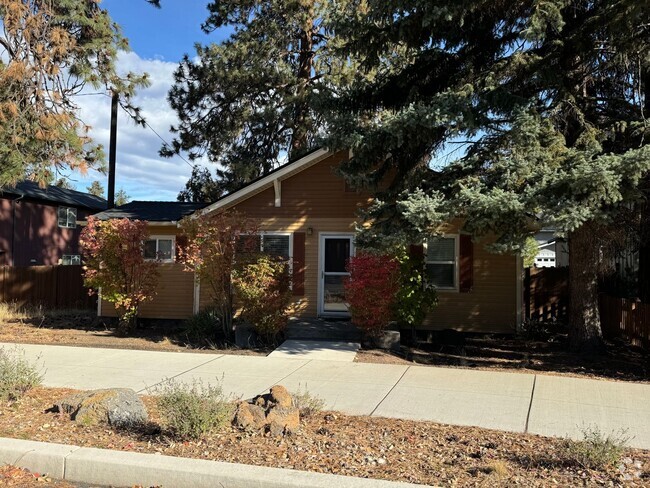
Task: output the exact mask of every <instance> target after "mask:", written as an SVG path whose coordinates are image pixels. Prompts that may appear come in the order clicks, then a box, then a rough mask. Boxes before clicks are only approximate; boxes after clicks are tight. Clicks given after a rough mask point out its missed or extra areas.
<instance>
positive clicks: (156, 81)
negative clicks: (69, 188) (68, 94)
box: [71, 52, 213, 200]
mask: <svg viewBox="0 0 650 488" xmlns="http://www.w3.org/2000/svg"><path fill="white" fill-rule="evenodd" d="M117 65H118V68H119V71H120V72H127V71H133V72H136V73H142V72H146V73H149V76H150V80H151V86H150V87H149V88H144V89H141V90H140V91H139V92H138V94H137V95H136V97H135V98H134V100H133V103H134V105H136V106H138V107H140V108H141V109H142V115H143V116H144V117H145V119H146V120H147V122H148V123H149V125H150V126H151V127H152V128H153V129H154V130H155V131H156V132H158V134H160V136H161V137H162V138H163V139H165V140H166V141H167V142H171V140H172V139H173V135H172V134H171V133H170V132H169V128H170V126H171V125H175V124H176V122H177V118H176V113H175V112H174V111H173V110H172V109H171V107H170V106H169V104H168V102H167V92H168V91H169V89H170V87H171V85H172V83H173V73H174V70H175V69H176V67H177V66H178V64H177V63H172V62H166V61H162V60H160V59H142V58H140V57H139V56H138V55H137V54H136V53H133V52H131V53H121V54H120V56H119V58H118V62H117ZM87 92H88V93H96V90H93V89H92V88H89V89H88V90H87ZM76 101H77V103H78V104H79V106H80V108H81V112H80V117H81V119H82V120H83V121H84V122H85V123H86V124H88V125H90V126H91V132H90V135H91V137H92V138H93V139H94V140H95V142H97V143H99V144H102V145H103V146H104V150H105V152H106V155H107V156H108V142H109V134H110V115H111V107H110V105H111V101H110V98H109V97H108V96H102V95H96V96H93V95H89V96H81V97H79V98H77V100H76ZM118 113H119V115H118V130H117V163H116V168H117V170H116V185H115V186H116V190H117V189H119V188H124V190H125V191H126V192H127V194H128V195H129V196H130V197H131V198H132V199H133V200H176V196H177V194H178V192H179V191H180V190H181V189H182V188H184V186H185V182H186V181H187V179H188V178H189V176H190V173H191V172H192V168H191V167H190V166H189V165H188V164H187V163H186V162H185V161H183V160H182V159H181V158H179V157H177V156H175V157H173V158H169V159H167V158H162V157H160V156H159V155H158V151H159V149H160V147H161V145H162V141H161V140H160V139H159V138H158V137H157V136H156V134H154V133H153V131H152V130H151V129H149V128H143V127H140V126H136V125H135V124H134V123H133V121H132V120H130V118H129V117H128V115H127V114H126V113H125V112H124V111H123V110H122V109H119V112H118ZM197 163H198V164H206V165H208V166H209V167H213V165H209V163H207V161H197ZM71 180H73V183H75V185H76V187H77V189H78V190H81V191H85V190H86V187H87V186H89V185H90V183H91V182H92V181H94V180H100V181H101V182H102V184H103V185H104V187H107V186H108V185H107V181H108V177H107V176H106V175H102V174H100V173H98V172H97V171H90V172H89V173H88V174H87V175H80V174H73V175H71Z"/></svg>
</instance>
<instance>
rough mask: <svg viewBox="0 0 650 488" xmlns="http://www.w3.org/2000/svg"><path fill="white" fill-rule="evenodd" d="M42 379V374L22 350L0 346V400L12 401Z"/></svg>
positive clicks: (38, 383)
mask: <svg viewBox="0 0 650 488" xmlns="http://www.w3.org/2000/svg"><path fill="white" fill-rule="evenodd" d="M42 380H43V375H42V374H41V372H40V371H39V370H38V368H37V367H36V365H35V364H33V363H31V362H30V361H29V360H28V359H27V358H26V357H25V353H24V351H21V350H19V349H14V350H12V351H8V350H6V349H4V348H0V401H3V402H14V401H16V400H18V399H20V397H21V396H23V395H24V394H25V393H26V392H27V391H29V390H31V389H32V388H34V387H36V386H38V385H40V384H41V381H42Z"/></svg>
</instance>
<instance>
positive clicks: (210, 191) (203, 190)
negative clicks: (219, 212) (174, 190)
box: [178, 166, 223, 203]
mask: <svg viewBox="0 0 650 488" xmlns="http://www.w3.org/2000/svg"><path fill="white" fill-rule="evenodd" d="M222 193H223V192H222V190H221V186H220V185H219V183H218V182H217V181H215V180H214V178H212V174H210V170H209V169H208V168H202V167H199V166H194V168H193V169H192V176H190V179H189V180H188V181H187V183H186V184H185V189H184V190H181V191H180V193H179V194H178V201H179V202H195V203H204V202H205V203H211V202H214V201H216V200H217V199H218V198H219V197H220V196H221V195H222Z"/></svg>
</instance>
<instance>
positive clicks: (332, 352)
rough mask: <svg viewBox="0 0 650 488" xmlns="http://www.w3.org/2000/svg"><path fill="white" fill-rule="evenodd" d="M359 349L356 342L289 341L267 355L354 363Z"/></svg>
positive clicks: (359, 345)
mask: <svg viewBox="0 0 650 488" xmlns="http://www.w3.org/2000/svg"><path fill="white" fill-rule="evenodd" d="M360 347H361V344H359V343H358V342H342V341H315V340H302V339H289V340H287V341H284V342H283V343H282V344H280V346H278V348H277V349H276V350H275V351H273V352H272V353H271V354H269V356H268V357H270V358H284V359H320V360H325V361H347V362H348V363H351V362H354V358H355V357H356V356H357V351H358V350H359V348H360Z"/></svg>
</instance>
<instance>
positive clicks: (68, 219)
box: [57, 207, 77, 229]
mask: <svg viewBox="0 0 650 488" xmlns="http://www.w3.org/2000/svg"><path fill="white" fill-rule="evenodd" d="M57 217H58V220H59V227H67V228H70V229H76V228H77V209H76V208H73V207H59V208H58V211H57Z"/></svg>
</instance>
